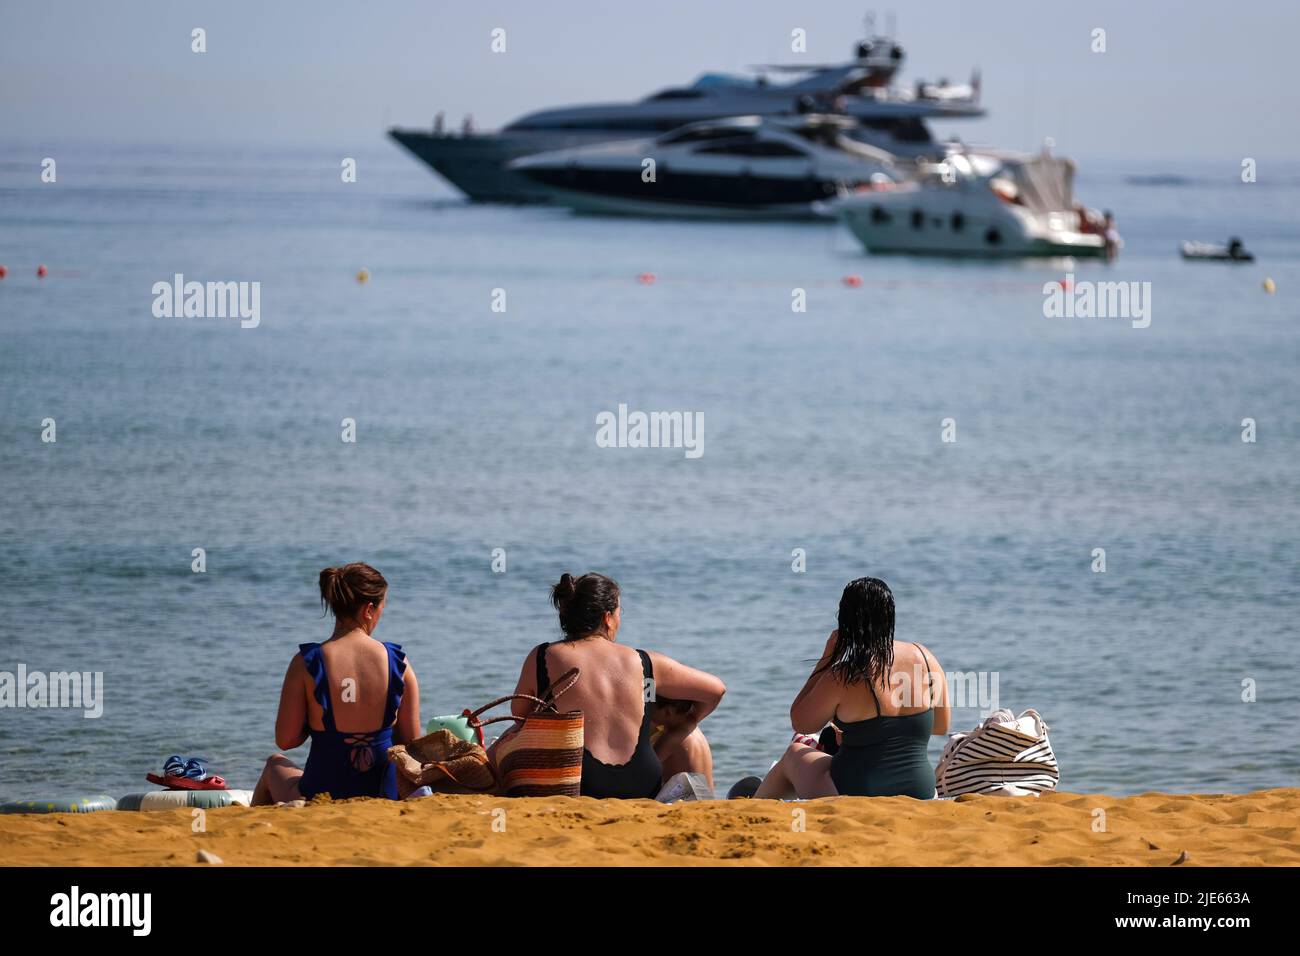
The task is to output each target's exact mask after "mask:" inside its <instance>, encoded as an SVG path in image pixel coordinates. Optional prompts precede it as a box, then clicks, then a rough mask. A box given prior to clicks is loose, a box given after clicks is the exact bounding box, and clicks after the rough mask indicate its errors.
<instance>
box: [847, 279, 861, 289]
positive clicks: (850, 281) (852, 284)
mask: <svg viewBox="0 0 1300 956" xmlns="http://www.w3.org/2000/svg"><path fill="white" fill-rule="evenodd" d="M844 284H845V285H846V286H848V287H849V288H850V289H856V288H858V287H859V286H860V285H862V276H845V277H844Z"/></svg>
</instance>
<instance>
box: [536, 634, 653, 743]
mask: <svg viewBox="0 0 1300 956" xmlns="http://www.w3.org/2000/svg"><path fill="white" fill-rule="evenodd" d="M539 653H540V652H539ZM545 666H546V671H547V673H548V674H549V676H550V679H551V680H552V681H558V680H559V678H560V677H561V676H562V675H563V674H564V673H565V672H566V671H568V670H569V669H570V668H573V667H577V668H580V669H581V671H582V674H581V677H580V678H579V679H578V682H577V683H576V684H575V685H574V686H573V688H572V689H571V690H568V691H566V692H565V693H564V694H562V695H561V696H560V698H559V700H558V701H557V704H558V706H559V708H560V709H561V710H581V711H582V712H583V714H584V720H583V723H584V728H583V736H584V738H585V747H586V749H587V752H588V753H590V754H591V756H593V757H595V758H596V759H597V760H600V761H603V762H605V763H610V764H622V763H626V762H627V761H628V760H629V759H630V758H631V757H632V754H633V751H635V750H636V746H637V739H638V736H639V735H640V732H641V720H642V717H643V716H644V714H645V684H644V678H643V676H642V668H641V658H640V656H639V655H638V654H637V652H636V651H635V650H634V649H632V648H630V647H624V646H623V645H621V644H615V643H614V642H612V641H606V640H600V639H588V640H581V641H561V642H557V643H555V644H551V645H549V646H547V648H546V652H545ZM543 690H545V688H541V687H539V688H538V691H539V692H540V691H543Z"/></svg>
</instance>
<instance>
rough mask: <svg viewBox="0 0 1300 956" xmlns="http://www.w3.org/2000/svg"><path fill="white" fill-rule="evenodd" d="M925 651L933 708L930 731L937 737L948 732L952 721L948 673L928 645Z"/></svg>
mask: <svg viewBox="0 0 1300 956" xmlns="http://www.w3.org/2000/svg"><path fill="white" fill-rule="evenodd" d="M920 646H921V645H919V644H918V645H917V647H920ZM925 653H927V654H929V655H930V679H931V680H932V681H933V683H932V684H931V691H930V695H931V696H930V700H931V702H932V703H931V706H932V707H933V708H934V730H932V731H931V733H932V734H934V735H935V736H936V737H937V736H940V735H942V734H946V733H948V727H949V726H950V725H951V723H952V700H951V699H950V698H949V697H948V675H947V674H945V673H944V672H943V668H942V667H941V666H940V665H939V658H937V657H935V656H934V654H932V653H931V652H930V649H929V648H928V647H927V648H925Z"/></svg>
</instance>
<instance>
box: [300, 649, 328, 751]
mask: <svg viewBox="0 0 1300 956" xmlns="http://www.w3.org/2000/svg"><path fill="white" fill-rule="evenodd" d="M298 653H299V654H301V655H302V662H303V663H304V664H306V665H307V673H308V674H310V675H311V679H312V681H313V683H314V685H315V686H314V688H313V690H312V696H313V697H315V698H316V703H318V704H320V709H321V723H323V724H324V725H325V729H326V730H327V731H328V732H329V733H331V734H333V733H337V732H338V731H337V729H336V728H335V726H334V715H333V714H332V713H330V688H329V683H328V682H327V681H326V680H325V658H324V656H323V655H322V654H321V647H320V645H319V644H299V645H298Z"/></svg>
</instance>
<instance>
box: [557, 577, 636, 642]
mask: <svg viewBox="0 0 1300 956" xmlns="http://www.w3.org/2000/svg"><path fill="white" fill-rule="evenodd" d="M618 602H619V597H618V582H617V581H614V580H613V579H612V578H607V577H605V575H603V574H597V573H596V572H594V571H589V572H588V573H586V574H584V575H582V577H579V578H575V577H574V576H573V575H572V574H569V572H567V571H566V572H564V574H562V575H560V581H559V583H558V584H556V585H555V586H554V587H552V588H551V603H552V604H553V605H555V609H556V610H557V611H559V612H560V630H562V631H563V632H564V634H565V636H566V637H567V638H569V639H576V638H580V637H587V636H589V635H591V634H596V633H604V632H605V629H606V625H605V615H606V614H613V613H614V612H615V611H617V610H618Z"/></svg>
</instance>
